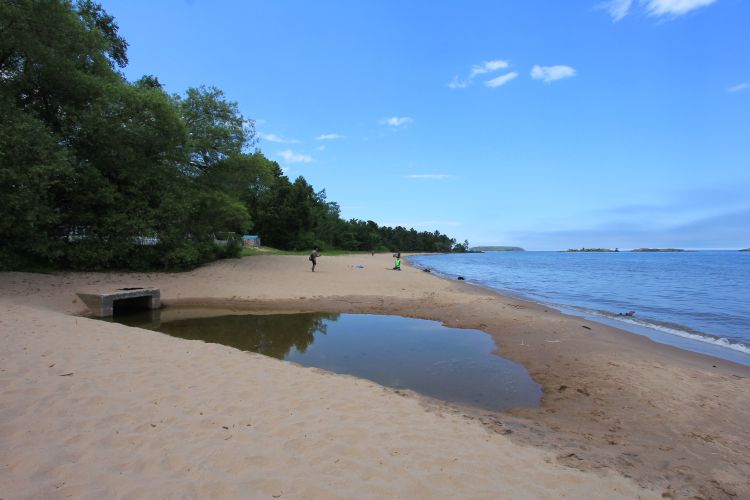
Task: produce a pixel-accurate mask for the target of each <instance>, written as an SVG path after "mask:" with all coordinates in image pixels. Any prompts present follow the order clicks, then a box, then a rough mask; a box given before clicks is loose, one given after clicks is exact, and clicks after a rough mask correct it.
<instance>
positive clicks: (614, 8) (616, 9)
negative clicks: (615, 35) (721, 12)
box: [598, 0, 717, 22]
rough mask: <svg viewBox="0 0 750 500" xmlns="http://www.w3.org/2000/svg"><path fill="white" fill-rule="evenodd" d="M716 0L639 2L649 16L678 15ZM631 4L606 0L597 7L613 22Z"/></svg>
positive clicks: (620, 17) (621, 0) (617, 0)
mask: <svg viewBox="0 0 750 500" xmlns="http://www.w3.org/2000/svg"><path fill="white" fill-rule="evenodd" d="M716 1H717V0H640V4H642V5H643V8H644V9H645V10H646V14H647V15H649V16H651V17H678V16H682V15H684V14H687V13H688V12H690V11H692V10H695V9H698V8H700V7H706V6H708V5H711V4H712V3H715V2H716ZM632 6H633V0H607V1H605V2H603V3H601V4H599V6H598V7H599V8H601V9H603V10H606V11H607V12H608V13H609V15H610V16H611V17H612V21H613V22H618V21H620V20H622V18H624V17H625V16H627V15H628V14H629V13H630V11H631V8H632Z"/></svg>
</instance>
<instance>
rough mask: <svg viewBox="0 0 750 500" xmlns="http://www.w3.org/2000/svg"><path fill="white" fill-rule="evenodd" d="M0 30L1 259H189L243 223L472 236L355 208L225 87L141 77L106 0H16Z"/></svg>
mask: <svg viewBox="0 0 750 500" xmlns="http://www.w3.org/2000/svg"><path fill="white" fill-rule="evenodd" d="M0 33H1V34H2V36H0V116H2V120H0V269H29V268H38V267H45V268H66V269H184V268H189V267H193V266H196V265H199V264H201V263H203V262H207V261H210V260H213V259H217V258H222V257H229V256H237V255H239V252H240V243H239V240H238V239H237V238H234V237H233V236H232V235H241V234H248V233H252V234H258V235H260V237H261V239H262V241H263V243H264V244H265V245H268V246H273V247H277V248H281V249H290V250H295V249H309V248H311V247H312V246H318V247H320V248H321V249H330V248H336V249H344V250H367V251H369V250H375V251H378V250H381V251H382V250H390V251H396V250H400V251H410V250H411V251H438V252H445V251H451V250H452V249H453V248H454V247H459V249H461V248H463V247H461V245H456V244H455V243H456V242H455V240H453V239H450V238H449V237H448V236H446V235H443V234H440V233H439V232H438V231H435V232H434V233H431V232H418V231H416V230H414V229H406V228H404V227H395V228H391V227H380V226H378V224H376V223H375V222H373V221H361V220H349V221H345V220H342V219H341V217H340V212H339V207H338V205H337V204H336V203H335V202H331V201H328V200H327V199H326V193H325V190H320V191H316V190H315V189H314V188H313V186H311V185H310V184H309V183H308V182H307V181H306V180H305V179H304V178H303V177H298V178H297V179H295V180H293V181H291V180H290V179H289V178H287V177H286V176H285V175H284V173H283V171H282V169H281V168H280V166H279V165H278V164H277V163H276V162H274V161H271V160H269V159H268V158H266V157H265V156H264V155H263V154H262V153H261V152H260V151H259V150H258V149H257V146H258V144H257V139H256V134H255V129H254V122H253V120H251V119H249V118H247V117H244V116H243V115H242V114H241V113H240V111H239V108H238V105H237V103H235V102H231V101H230V100H228V99H227V98H226V97H225V95H224V93H223V92H222V91H221V90H219V89H217V88H214V87H206V86H197V87H195V88H189V89H187V90H186V91H185V92H184V93H183V94H179V95H171V94H169V93H167V92H166V91H165V90H164V88H163V86H162V85H161V83H160V82H159V80H158V78H157V77H156V76H152V75H146V76H144V77H142V78H140V79H139V80H137V81H135V82H130V81H128V80H127V79H126V78H125V77H124V75H123V73H122V69H123V68H124V67H125V66H126V65H127V63H128V58H127V47H128V44H127V42H126V41H125V40H124V39H123V38H122V37H121V36H120V35H119V34H118V26H117V24H116V22H115V20H114V18H112V17H111V16H110V15H108V14H107V13H106V12H105V11H104V10H103V9H102V8H101V6H100V5H98V4H97V3H95V2H92V1H90V0H80V1H78V2H76V3H72V2H70V1H65V0H3V1H2V2H0ZM217 238H218V239H222V240H229V241H230V243H229V244H226V245H217V244H216V243H215V240H216V239H217Z"/></svg>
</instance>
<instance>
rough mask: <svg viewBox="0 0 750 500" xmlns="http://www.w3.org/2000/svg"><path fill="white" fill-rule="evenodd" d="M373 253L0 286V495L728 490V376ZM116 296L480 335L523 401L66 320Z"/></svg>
mask: <svg viewBox="0 0 750 500" xmlns="http://www.w3.org/2000/svg"><path fill="white" fill-rule="evenodd" d="M391 260H392V259H390V256H389V255H376V256H370V255H357V256H341V257H333V258H328V257H325V256H323V257H321V259H320V260H319V262H318V267H317V269H316V272H315V273H311V272H310V271H309V267H308V264H309V263H308V262H307V260H306V258H305V257H294V256H258V257H249V258H244V259H241V260H227V261H222V262H218V263H214V264H212V265H209V266H205V267H203V268H200V269H197V270H195V271H192V272H189V273H173V274H168V273H150V274H146V273H144V274H119V273H107V274H102V273H62V274H54V275H39V274H25V273H2V274H0V315H1V316H0V370H1V371H0V391H2V392H1V393H0V394H1V395H2V396H1V397H2V403H3V404H2V409H0V417H2V418H0V422H1V423H0V497H2V498H17V497H22V498H23V497H35V496H41V497H50V498H57V497H60V498H65V497H67V496H68V495H73V496H74V497H89V498H94V497H101V496H115V497H119V496H124V497H126V496H136V497H137V496H150V495H152V494H153V493H154V492H170V493H174V494H175V495H177V494H184V495H187V496H196V497H197V496H208V495H211V496H225V497H226V496H229V497H236V496H249V497H262V496H267V495H271V496H274V497H275V496H277V495H280V496H283V497H285V498H309V497H313V498H318V497H319V498H336V497H352V496H358V497H360V496H364V497H383V496H402V497H410V498H422V497H424V498H427V497H430V498H434V497H456V496H463V497H472V498H482V497H487V498H490V497H491V498H498V497H506V498H519V497H532V498H537V497H538V498H548V497H549V498H552V497H555V498H558V497H560V496H569V497H587V498H612V497H622V498H635V497H639V496H640V497H643V498H651V497H657V498H658V497H662V496H666V497H670V496H674V497H676V498H682V497H690V496H697V497H703V498H741V497H750V472H749V471H750V458H749V457H750V426H748V424H747V422H750V369H748V368H747V367H743V366H739V365H735V364H732V363H729V362H725V361H721V360H717V359H714V358H709V357H705V356H702V355H698V354H693V353H688V352H685V351H680V350H678V349H675V348H672V347H669V346H665V345H661V344H656V343H654V342H651V341H650V340H648V339H646V338H643V337H640V336H637V335H634V334H631V333H628V332H623V331H620V330H617V329H614V328H610V327H607V326H603V325H599V324H597V323H593V322H589V321H586V320H581V319H579V318H575V317H570V316H565V315H562V314H559V313H557V312H555V311H553V310H551V309H545V308H544V307H541V306H538V305H535V304H532V303H528V302H524V301H520V300H516V299H512V298H509V297H505V296H502V295H499V294H496V293H493V292H491V291H487V290H483V289H479V288H476V287H472V286H471V285H467V284H464V283H459V282H451V281H447V280H443V279H440V278H437V277H435V276H432V275H430V274H428V273H423V272H421V271H419V270H417V269H414V268H411V267H409V266H405V267H404V270H403V271H401V272H396V271H391V270H389V269H388V268H390V267H391V266H392V262H391ZM357 265H364V266H365V267H364V269H360V268H357V267H356V266H357ZM127 286H156V287H159V288H161V290H162V298H163V302H164V304H165V305H166V306H170V305H177V304H179V305H188V306H189V305H194V306H206V305H221V306H222V307H232V308H237V309H273V310H276V311H319V312H363V313H376V314H397V315H402V316H410V317H418V318H424V319H433V320H440V321H442V322H444V323H445V324H446V325H448V326H454V327H464V328H476V329H481V330H484V331H486V332H488V333H490V334H491V335H492V336H493V338H494V339H495V342H496V344H497V346H498V351H499V352H500V353H501V354H502V355H503V356H504V357H506V358H509V359H512V360H513V361H517V362H520V363H523V364H524V366H526V367H527V369H528V370H529V372H530V374H531V375H532V376H533V377H534V379H535V380H536V381H537V382H539V383H540V384H542V386H543V388H544V393H545V395H544V398H543V401H542V404H541V406H540V407H538V408H530V409H529V408H527V409H517V410H511V411H509V412H503V413H489V412H485V411H479V410H475V409H471V408H466V407H458V406H452V405H447V404H444V403H441V402H438V401H434V400H429V399H427V398H424V397H420V396H418V395H415V394H413V393H409V392H405V391H393V390H390V389H385V388H382V387H380V386H378V385H376V384H373V383H371V382H367V381H362V380H358V379H354V378H353V377H347V376H342V375H335V374H330V373H326V372H321V371H319V370H314V369H306V368H302V367H299V366H296V365H293V364H290V363H285V362H281V361H277V360H273V359H269V358H265V357H262V356H259V355H254V354H249V353H241V352H239V351H236V350H233V349H230V348H226V347H223V346H217V345H212V344H204V343H201V342H197V341H185V340H181V339H175V338H171V337H167V336H164V335H160V334H156V333H153V332H146V331H144V330H139V329H129V328H127V327H123V326H121V325H116V324H109V323H104V322H101V321H95V320H91V319H87V318H85V317H84V316H85V314H86V311H85V308H84V307H83V305H82V304H81V303H80V301H79V300H77V298H76V296H75V292H80V291H96V290H111V289H113V288H120V287H127ZM584 327H587V328H584ZM68 373H70V375H68ZM225 427H226V428H225Z"/></svg>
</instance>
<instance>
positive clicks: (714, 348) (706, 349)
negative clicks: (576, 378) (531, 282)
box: [407, 254, 750, 366]
mask: <svg viewBox="0 0 750 500" xmlns="http://www.w3.org/2000/svg"><path fill="white" fill-rule="evenodd" d="M427 255H432V254H411V255H410V256H416V257H418V256H427ZM407 262H408V257H407ZM409 264H410V265H412V266H413V267H415V268H417V269H420V270H424V269H430V273H431V274H434V275H435V276H437V277H439V278H442V279H445V280H448V281H454V280H455V278H456V276H458V275H452V274H446V273H442V272H440V271H436V270H434V269H433V268H428V267H426V266H423V265H421V264H418V263H415V262H409ZM463 282H464V283H465V284H467V285H473V286H476V287H479V288H480V289H483V290H486V291H488V292H495V293H498V294H500V295H502V296H506V297H510V298H513V299H516V300H521V301H526V302H530V303H533V304H537V305H539V306H542V307H545V308H552V309H555V310H557V311H558V312H560V313H561V314H564V315H566V316H574V317H578V318H580V319H583V320H588V321H594V322H596V323H599V324H601V325H606V326H610V327H612V328H617V329H619V330H622V331H624V332H628V333H631V334H634V335H640V336H644V337H646V338H648V339H650V340H652V341H654V342H657V343H660V344H664V345H668V346H671V347H675V348H677V349H681V350H684V351H689V352H693V353H697V354H703V355H706V356H710V357H713V358H716V359H718V360H721V361H729V362H732V363H738V364H741V365H744V366H750V346H748V345H746V344H743V343H742V342H740V341H736V342H732V341H730V340H728V339H727V338H725V337H721V336H718V335H712V334H708V333H703V332H699V331H695V330H692V329H691V328H690V327H688V326H685V325H680V324H674V325H671V324H665V325H659V324H657V323H652V322H648V321H638V319H635V320H632V321H629V320H628V319H620V318H618V317H617V316H616V315H614V314H612V313H609V312H607V311H600V310H594V309H586V308H583V307H579V306H574V305H569V304H558V303H553V302H544V301H542V300H537V299H535V298H533V297H529V296H526V295H524V294H523V293H522V292H517V291H515V290H503V289H498V288H494V287H492V286H490V285H487V284H484V283H480V282H475V281H471V280H468V281H463Z"/></svg>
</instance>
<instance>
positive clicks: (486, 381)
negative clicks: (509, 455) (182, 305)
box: [115, 308, 542, 410]
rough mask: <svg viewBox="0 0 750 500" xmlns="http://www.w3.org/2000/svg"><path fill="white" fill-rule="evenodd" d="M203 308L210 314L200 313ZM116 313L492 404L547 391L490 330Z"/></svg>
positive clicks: (363, 320)
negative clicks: (504, 352) (500, 348)
mask: <svg viewBox="0 0 750 500" xmlns="http://www.w3.org/2000/svg"><path fill="white" fill-rule="evenodd" d="M203 314H205V315H206V317H195V316H201V315H203ZM187 316H191V317H187ZM115 320H116V321H118V322H120V323H123V324H126V325H128V326H138V327H141V328H148V329H151V330H156V331H159V332H163V333H166V334H168V335H172V336H175V337H180V338H185V339H194V340H203V341H205V342H212V343H218V344H224V345H228V346H231V347H235V348H237V349H240V350H243V351H252V352H257V353H260V354H264V355H266V356H272V357H275V358H278V359H284V360H288V361H293V362H295V363H299V364H300V365H303V366H313V367H317V368H322V369H325V370H329V371H333V372H336V373H346V374H349V375H354V376H357V377H361V378H366V379H369V380H372V381H374V382H377V383H379V384H382V385H384V386H388V387H393V388H402V389H411V390H413V391H415V392H418V393H421V394H424V395H426V396H430V397H433V398H436V399H441V400H444V401H450V402H453V403H459V404H466V405H471V406H477V407H480V408H484V409H488V410H502V409H507V408H512V407H520V406H536V405H538V404H539V401H540V399H541V395H542V391H541V387H540V386H539V385H538V384H537V383H536V382H534V381H533V379H531V377H530V376H529V374H528V372H527V371H526V369H525V368H524V367H523V366H522V365H520V364H518V363H514V362H512V361H510V360H507V359H504V358H502V357H500V356H498V355H497V354H493V352H494V351H495V349H496V346H495V343H494V341H493V340H492V337H490V335H488V334H487V333H485V332H481V331H478V330H464V329H456V328H448V327H445V326H443V325H442V324H440V323H438V322H435V321H425V320H419V319H412V318H403V317H399V316H379V315H367V314H320V313H305V314H238V313H237V312H236V311H220V310H204V311H203V312H200V311H199V312H196V311H194V310H191V309H182V310H180V309H177V308H168V309H164V310H155V311H148V312H144V313H139V314H130V315H124V316H116V317H115Z"/></svg>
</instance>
